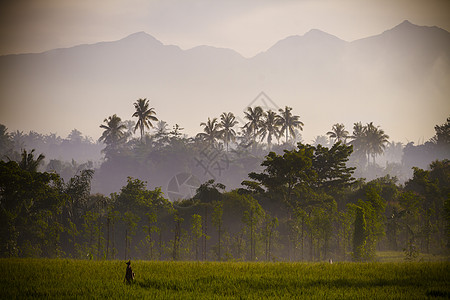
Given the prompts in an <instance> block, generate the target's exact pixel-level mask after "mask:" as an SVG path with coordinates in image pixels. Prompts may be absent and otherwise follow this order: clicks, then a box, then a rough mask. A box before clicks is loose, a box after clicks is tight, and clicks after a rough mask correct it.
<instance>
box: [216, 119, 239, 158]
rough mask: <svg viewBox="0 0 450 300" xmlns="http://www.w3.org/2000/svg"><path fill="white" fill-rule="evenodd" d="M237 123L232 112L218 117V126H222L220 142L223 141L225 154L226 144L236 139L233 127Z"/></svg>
mask: <svg viewBox="0 0 450 300" xmlns="http://www.w3.org/2000/svg"><path fill="white" fill-rule="evenodd" d="M237 123H238V121H236V117H235V116H234V114H233V113H232V112H228V113H223V114H221V115H220V125H221V126H222V128H223V129H222V140H223V141H224V143H225V145H226V148H227V152H228V143H229V142H233V141H235V139H236V131H235V130H234V129H233V127H234V126H235V125H236V124H237Z"/></svg>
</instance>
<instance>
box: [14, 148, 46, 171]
mask: <svg viewBox="0 0 450 300" xmlns="http://www.w3.org/2000/svg"><path fill="white" fill-rule="evenodd" d="M21 156H22V159H21V160H20V162H19V167H20V168H21V169H22V170H25V171H29V172H37V168H38V167H39V165H40V164H41V162H42V161H43V160H44V158H45V156H44V155H43V154H39V156H38V157H37V158H36V159H35V158H34V149H33V150H31V151H30V153H27V150H23V151H22V155H21Z"/></svg>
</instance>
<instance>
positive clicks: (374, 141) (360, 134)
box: [350, 122, 389, 166]
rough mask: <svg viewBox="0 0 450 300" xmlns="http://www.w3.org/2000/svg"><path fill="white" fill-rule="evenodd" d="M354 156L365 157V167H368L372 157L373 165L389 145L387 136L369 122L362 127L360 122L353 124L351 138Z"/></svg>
mask: <svg viewBox="0 0 450 300" xmlns="http://www.w3.org/2000/svg"><path fill="white" fill-rule="evenodd" d="M351 139H352V141H351V142H350V144H352V145H353V148H354V152H355V154H359V155H360V156H361V157H362V156H367V166H369V162H370V156H372V159H373V164H375V157H376V156H377V155H378V154H382V153H383V151H384V149H385V148H386V144H388V143H389V140H388V139H389V136H388V135H387V134H385V133H384V130H382V129H380V128H379V126H375V125H373V122H370V123H368V124H366V125H365V126H363V125H362V124H361V122H358V123H354V124H353V135H352V136H351Z"/></svg>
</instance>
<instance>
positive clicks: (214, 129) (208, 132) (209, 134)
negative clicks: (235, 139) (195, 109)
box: [196, 118, 222, 145]
mask: <svg viewBox="0 0 450 300" xmlns="http://www.w3.org/2000/svg"><path fill="white" fill-rule="evenodd" d="M200 126H203V127H204V128H203V132H200V133H198V134H197V136H196V137H197V138H200V139H203V140H206V141H208V142H209V144H210V145H214V144H215V143H216V140H218V139H220V138H221V136H222V131H221V130H220V129H221V128H222V125H220V124H219V123H218V122H217V118H213V119H212V120H211V119H210V118H208V121H207V122H206V123H205V122H202V123H200Z"/></svg>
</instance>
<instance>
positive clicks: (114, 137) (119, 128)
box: [98, 114, 127, 152]
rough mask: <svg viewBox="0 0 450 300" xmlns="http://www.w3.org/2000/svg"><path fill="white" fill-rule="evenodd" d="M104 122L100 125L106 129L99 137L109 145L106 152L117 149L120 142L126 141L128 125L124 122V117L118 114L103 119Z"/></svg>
mask: <svg viewBox="0 0 450 300" xmlns="http://www.w3.org/2000/svg"><path fill="white" fill-rule="evenodd" d="M103 122H104V123H106V124H102V125H100V128H102V129H104V131H103V134H102V136H101V137H100V138H99V139H98V140H99V141H101V142H104V143H105V144H106V145H107V146H106V148H105V149H104V151H105V152H109V151H111V150H112V151H117V149H118V147H119V144H120V143H123V142H125V139H126V134H125V130H126V129H127V127H126V126H125V125H124V124H123V123H122V119H121V118H120V117H118V116H117V115H116V114H114V115H112V116H109V117H108V118H107V119H105V120H103Z"/></svg>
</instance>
